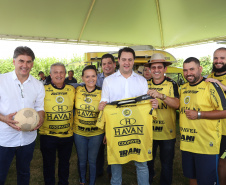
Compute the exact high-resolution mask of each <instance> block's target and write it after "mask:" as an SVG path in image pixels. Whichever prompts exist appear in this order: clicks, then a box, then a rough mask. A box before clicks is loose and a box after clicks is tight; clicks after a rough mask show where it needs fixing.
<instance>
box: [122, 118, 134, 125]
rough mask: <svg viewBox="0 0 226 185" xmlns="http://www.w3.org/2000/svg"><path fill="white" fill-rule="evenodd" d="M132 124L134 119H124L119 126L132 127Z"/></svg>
mask: <svg viewBox="0 0 226 185" xmlns="http://www.w3.org/2000/svg"><path fill="white" fill-rule="evenodd" d="M134 123H136V120H135V119H134V118H125V119H122V120H121V121H120V124H121V125H133V124H134Z"/></svg>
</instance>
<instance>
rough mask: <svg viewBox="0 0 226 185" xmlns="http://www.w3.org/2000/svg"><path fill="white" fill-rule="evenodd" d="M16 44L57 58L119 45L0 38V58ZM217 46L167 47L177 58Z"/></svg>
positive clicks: (209, 52)
mask: <svg viewBox="0 0 226 185" xmlns="http://www.w3.org/2000/svg"><path fill="white" fill-rule="evenodd" d="M17 46H28V47H30V48H31V49H32V50H33V51H34V53H35V56H36V57H38V58H45V57H55V58H59V59H63V58H66V59H70V58H73V56H83V55H84V53H86V52H104V51H118V50H119V47H109V46H105V47H103V46H91V45H72V44H54V43H41V42H30V41H27V42H22V41H9V40H0V59H5V58H12V56H13V51H14V49H15V48H16V47H17ZM219 47H226V45H225V44H216V43H209V44H200V45H196V46H187V47H181V48H172V49H167V50H166V51H167V52H169V53H171V54H172V55H173V56H174V57H176V58H177V59H179V58H183V59H186V58H188V57H191V56H193V57H196V58H200V57H202V56H208V55H210V56H212V55H213V52H214V51H215V50H216V49H217V48H219Z"/></svg>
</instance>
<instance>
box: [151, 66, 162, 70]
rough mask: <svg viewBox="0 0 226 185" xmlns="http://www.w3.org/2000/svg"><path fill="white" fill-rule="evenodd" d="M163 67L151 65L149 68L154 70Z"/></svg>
mask: <svg viewBox="0 0 226 185" xmlns="http://www.w3.org/2000/svg"><path fill="white" fill-rule="evenodd" d="M162 68H163V66H151V69H152V70H155V69H162Z"/></svg>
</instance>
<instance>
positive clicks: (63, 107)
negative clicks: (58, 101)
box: [52, 105, 68, 112]
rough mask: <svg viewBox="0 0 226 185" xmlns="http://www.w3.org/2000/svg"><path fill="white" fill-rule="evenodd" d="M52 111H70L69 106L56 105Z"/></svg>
mask: <svg viewBox="0 0 226 185" xmlns="http://www.w3.org/2000/svg"><path fill="white" fill-rule="evenodd" d="M52 109H53V111H55V112H65V111H67V110H68V106H67V105H55V106H54V107H53V108H52Z"/></svg>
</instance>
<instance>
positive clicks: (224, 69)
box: [212, 64, 226, 73]
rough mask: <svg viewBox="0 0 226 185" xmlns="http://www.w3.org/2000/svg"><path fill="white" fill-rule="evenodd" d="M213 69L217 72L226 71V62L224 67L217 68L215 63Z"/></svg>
mask: <svg viewBox="0 0 226 185" xmlns="http://www.w3.org/2000/svg"><path fill="white" fill-rule="evenodd" d="M212 71H213V72H215V73H222V72H226V64H224V65H223V66H222V68H219V69H217V68H216V67H215V65H214V64H213V70H212Z"/></svg>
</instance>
